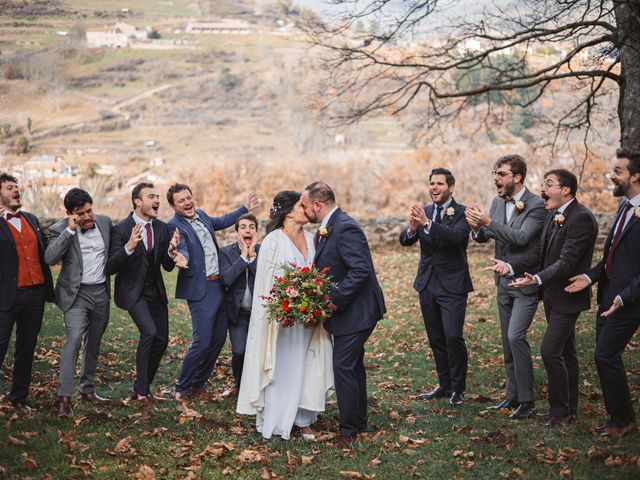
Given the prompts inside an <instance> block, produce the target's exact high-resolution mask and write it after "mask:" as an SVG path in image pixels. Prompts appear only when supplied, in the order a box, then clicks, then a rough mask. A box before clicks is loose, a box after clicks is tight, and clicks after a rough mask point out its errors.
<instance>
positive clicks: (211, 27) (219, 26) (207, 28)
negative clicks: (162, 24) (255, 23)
mask: <svg viewBox="0 0 640 480" xmlns="http://www.w3.org/2000/svg"><path fill="white" fill-rule="evenodd" d="M185 32H187V33H209V34H217V35H248V34H249V33H251V24H250V23H248V22H245V21H244V20H233V19H222V20H216V21H210V22H195V21H191V22H188V23H187V26H186V28H185Z"/></svg>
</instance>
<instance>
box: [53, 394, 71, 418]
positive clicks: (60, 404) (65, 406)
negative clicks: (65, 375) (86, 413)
mask: <svg viewBox="0 0 640 480" xmlns="http://www.w3.org/2000/svg"><path fill="white" fill-rule="evenodd" d="M56 413H57V414H58V416H59V417H70V416H71V415H73V406H72V405H71V397H64V396H60V397H58V401H57V402H56Z"/></svg>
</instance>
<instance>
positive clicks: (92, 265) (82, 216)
mask: <svg viewBox="0 0 640 480" xmlns="http://www.w3.org/2000/svg"><path fill="white" fill-rule="evenodd" d="M64 207H65V209H66V211H67V215H68V216H67V218H64V219H62V220H60V221H59V222H57V223H55V224H54V225H52V226H51V227H50V228H49V241H48V246H47V250H46V252H45V255H44V259H45V262H46V263H47V264H48V265H53V264H56V263H58V262H60V261H62V269H61V270H60V274H59V275H58V281H57V283H56V288H55V301H56V304H57V305H58V307H59V308H60V310H62V311H63V312H64V323H65V327H66V329H67V340H66V342H65V344H64V346H63V347H62V354H61V355H60V388H59V390H58V402H57V405H56V410H57V413H58V415H60V416H68V415H71V414H72V412H73V407H72V403H71V395H72V393H73V377H74V374H75V370H76V363H77V361H78V353H79V351H80V346H81V344H82V340H83V339H84V354H83V356H82V370H81V372H80V397H81V398H82V399H84V400H88V401H92V402H98V403H104V402H107V401H108V400H107V399H105V398H102V397H100V396H99V395H97V394H96V393H95V390H94V385H93V379H94V377H95V374H96V366H97V364H98V354H99V352H100V342H101V341H102V335H103V333H104V331H105V329H106V327H107V322H108V321H109V297H110V292H109V278H108V276H107V275H106V273H105V265H106V262H107V253H108V252H109V240H110V235H111V219H110V218H109V217H107V216H105V215H96V214H94V212H93V199H92V198H91V195H89V193H87V192H86V191H84V190H82V189H80V188H72V189H71V190H69V192H67V194H66V195H65V197H64Z"/></svg>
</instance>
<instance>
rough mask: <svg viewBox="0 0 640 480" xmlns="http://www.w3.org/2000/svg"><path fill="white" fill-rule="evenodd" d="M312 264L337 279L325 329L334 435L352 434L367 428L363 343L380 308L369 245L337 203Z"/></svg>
mask: <svg viewBox="0 0 640 480" xmlns="http://www.w3.org/2000/svg"><path fill="white" fill-rule="evenodd" d="M327 230H328V232H329V233H328V236H327V237H324V238H323V237H321V238H320V240H319V242H318V247H317V250H316V256H315V263H316V266H317V267H318V268H319V269H322V268H325V267H328V268H329V275H330V276H331V278H332V280H333V281H334V282H336V283H337V286H336V288H335V289H334V290H333V291H332V292H331V300H332V302H333V303H334V304H335V305H336V307H338V309H337V310H336V311H335V312H334V314H333V315H332V316H331V318H330V319H329V320H327V321H326V322H325V328H326V329H327V331H329V333H331V334H333V339H334V345H333V371H334V377H335V385H336V396H337V399H338V409H339V411H340V434H341V435H343V436H346V437H353V436H354V435H356V434H357V433H358V432H362V431H366V429H367V375H366V371H365V368H364V344H365V342H366V341H367V338H369V335H371V332H373V329H374V328H375V326H376V323H377V322H378V320H380V319H382V316H383V315H384V313H385V312H386V308H385V304H384V297H383V295H382V289H381V288H380V284H379V283H378V279H377V278H376V273H375V270H374V267H373V260H372V259H371V253H370V251H369V244H368V243H367V239H366V237H365V235H364V232H363V231H362V228H360V225H358V223H357V222H356V221H355V220H354V219H352V218H351V217H350V216H349V215H347V214H346V213H344V212H343V211H342V210H340V209H339V208H338V209H337V210H336V211H335V212H333V214H332V215H331V217H330V219H329V221H328V223H327Z"/></svg>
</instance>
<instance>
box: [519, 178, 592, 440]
mask: <svg viewBox="0 0 640 480" xmlns="http://www.w3.org/2000/svg"><path fill="white" fill-rule="evenodd" d="M577 190H578V179H577V178H576V176H575V175H574V174H573V173H571V172H569V171H568V170H565V169H555V170H550V171H548V172H547V173H546V174H545V175H544V181H543V183H542V185H541V197H542V198H543V200H544V206H545V208H546V209H547V211H548V212H549V214H548V217H547V220H546V222H545V224H544V227H543V229H542V236H541V238H540V241H539V242H538V243H537V244H536V247H535V248H532V249H531V250H530V251H529V255H527V256H522V257H520V258H518V259H516V260H514V261H513V263H512V264H511V266H512V268H513V270H514V271H523V270H524V266H526V265H531V264H532V263H534V262H535V261H536V259H537V260H538V266H537V268H536V269H534V270H533V271H535V270H537V274H535V275H532V274H531V273H528V271H525V273H524V274H523V276H522V277H520V278H518V279H516V280H514V281H513V282H512V283H511V285H512V286H513V287H515V288H525V287H530V286H535V285H538V288H539V291H540V296H541V297H542V300H543V302H544V313H545V316H546V317H547V329H546V331H545V333H544V338H543V339H542V345H541V346H540V354H541V356H542V360H543V362H544V366H545V369H546V370H547V377H548V382H549V415H548V416H547V422H546V424H545V426H547V427H556V426H562V425H566V424H568V423H573V422H575V419H576V415H577V414H578V383H579V367H578V356H577V355H576V329H575V326H576V320H577V319H578V317H579V316H580V312H582V311H584V310H589V308H590V306H591V301H590V300H591V295H590V292H589V291H584V292H581V293H578V294H570V293H567V292H565V290H564V288H565V287H566V286H567V283H568V282H569V279H570V278H572V277H574V276H576V275H578V274H580V273H581V272H584V271H586V270H587V269H588V268H589V267H590V266H591V259H592V257H593V247H594V245H595V242H596V238H597V236H598V224H597V223H596V219H595V217H594V216H593V214H592V213H591V211H589V210H588V209H587V208H586V207H585V206H583V205H582V204H580V203H579V202H578V200H577V199H576V198H575V197H576V192H577Z"/></svg>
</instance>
